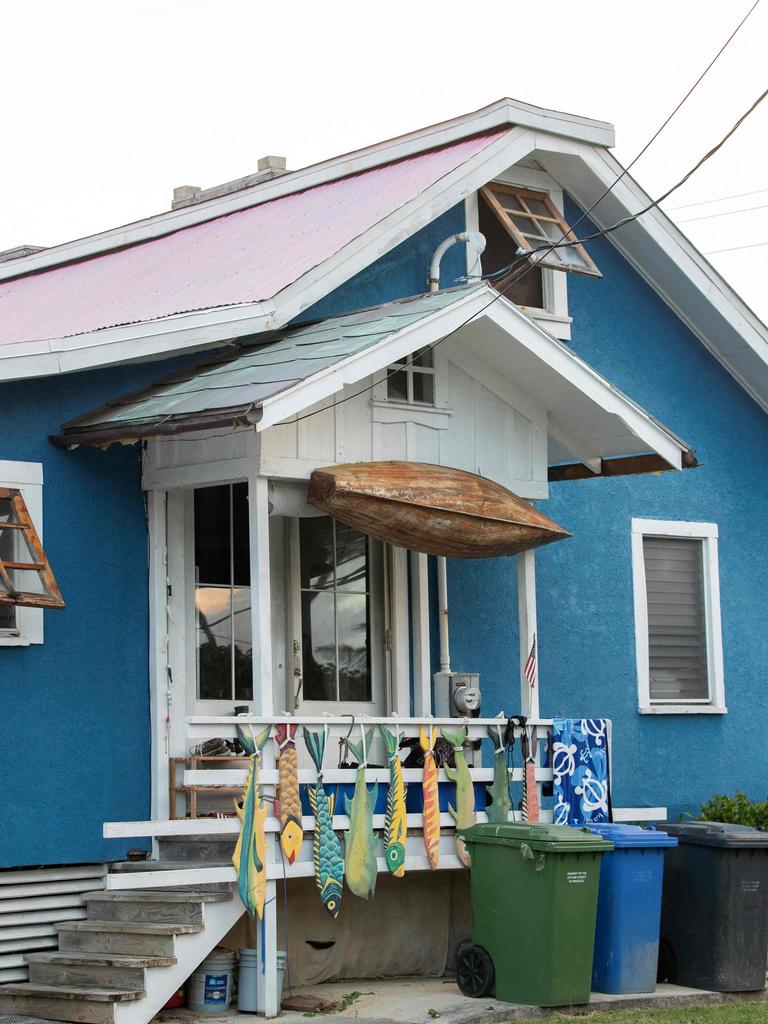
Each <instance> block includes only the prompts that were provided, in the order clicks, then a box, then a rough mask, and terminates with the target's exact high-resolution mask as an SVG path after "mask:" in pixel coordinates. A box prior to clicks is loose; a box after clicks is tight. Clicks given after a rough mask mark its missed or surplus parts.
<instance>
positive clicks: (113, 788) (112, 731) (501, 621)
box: [0, 205, 768, 867]
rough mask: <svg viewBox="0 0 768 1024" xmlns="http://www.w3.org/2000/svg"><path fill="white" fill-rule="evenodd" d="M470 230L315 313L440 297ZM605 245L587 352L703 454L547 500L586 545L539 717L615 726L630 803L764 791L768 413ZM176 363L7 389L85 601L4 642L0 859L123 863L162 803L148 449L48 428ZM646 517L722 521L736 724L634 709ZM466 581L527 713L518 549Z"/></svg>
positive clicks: (57, 564) (510, 690)
mask: <svg viewBox="0 0 768 1024" xmlns="http://www.w3.org/2000/svg"><path fill="white" fill-rule="evenodd" d="M463 227H464V217H463V207H462V206H461V205H459V206H457V207H455V208H454V209H453V210H451V211H449V212H448V213H446V214H445V215H443V216H442V217H441V218H439V219H438V220H437V221H435V222H434V223H433V224H431V225H429V226H428V227H426V228H424V229H422V230H421V231H420V232H418V233H417V234H416V235H415V236H414V238H413V239H411V240H410V241H409V242H405V243H403V244H402V245H401V246H398V247H397V248H396V249H395V250H394V251H393V252H392V253H390V254H389V255H387V256H384V257H382V258H381V259H380V260H377V261H376V262H375V263H374V264H372V265H371V267H369V268H367V269H366V270H365V271H363V272H361V273H360V274H358V275H356V277H355V278H353V279H352V280H350V281H349V282H348V283H347V284H346V285H344V286H342V287H340V288H339V289H337V290H336V291H335V292H334V293H332V295H330V296H328V297H327V298H326V299H324V300H322V301H321V302H319V303H317V304H316V305H315V306H313V307H312V308H311V309H309V310H307V311H306V312H305V314H304V315H303V316H302V318H301V319H309V318H313V319H314V318H317V317H323V316H329V315H333V314H334V313H340V312H344V311H346V310H350V309H355V308H360V307H363V306H368V305H372V304H376V303H379V302H385V301H388V300H392V299H395V298H398V297H402V296H405V295H410V294H416V293H420V292H422V291H424V290H425V287H426V283H425V278H426V274H427V269H428V266H429V260H430V257H431V255H432V252H433V251H434V249H435V248H436V246H437V245H438V244H439V242H440V241H442V240H443V238H445V237H447V236H448V235H450V234H452V233H453V232H455V231H458V230H461V229H462V228H463ZM584 230H587V228H586V227H585V228H584ZM590 249H591V252H592V254H593V256H594V257H595V259H596V261H597V262H598V264H599V266H600V268H601V270H602V271H603V274H604V278H603V280H600V281H597V280H593V279H590V278H579V277H575V276H574V277H571V278H570V279H569V302H570V311H571V313H572V315H573V317H574V329H573V347H574V349H575V350H576V351H577V352H578V353H579V354H580V355H582V356H583V357H584V358H585V359H587V360H588V361H589V362H591V363H592V364H593V365H594V366H596V367H597V368H598V369H599V370H600V371H601V372H603V373H604V374H605V375H606V376H607V377H608V378H609V379H611V380H612V381H613V382H614V383H616V384H617V385H618V386H619V387H621V388H622V389H623V390H624V391H626V392H627V393H628V394H629V395H631V396H632V397H633V398H634V399H636V400H637V401H638V402H640V403H641V404H642V405H644V406H645V407H646V408H647V409H649V410H650V411H651V412H653V413H654V414H655V415H656V416H658V417H659V418H660V419H661V420H662V421H663V422H664V423H665V424H667V425H668V426H669V427H670V428H672V429H673V430H675V431H676V432H677V433H679V434H680V435H681V436H683V437H684V438H685V439H686V440H687V441H688V442H689V443H691V444H692V445H693V446H695V448H696V450H697V453H698V456H699V459H700V461H701V462H702V466H701V468H699V469H696V470H693V471H687V472H685V473H679V474H671V473H670V474H665V475H661V476H651V477H647V478H625V479H618V480H589V481H583V482H578V483H572V484H558V485H555V486H553V488H552V495H551V498H550V500H549V501H548V502H547V503H546V505H545V507H546V510H547V512H548V513H549V514H550V515H551V516H553V518H555V519H556V520H557V521H559V522H561V523H562V524H563V525H564V526H566V527H567V528H568V529H569V530H571V531H572V533H573V538H572V539H570V540H568V541H564V542H562V543H560V544H557V545H552V546H549V547H545V548H543V549H541V551H540V552H539V553H538V555H537V566H538V596H539V657H540V677H541V688H542V713H543V714H545V715H552V714H565V715H582V714H586V715H590V716H602V715H605V716H607V717H610V718H612V719H613V721H614V736H615V739H614V797H615V801H616V803H617V804H624V805H632V804H637V805H642V804H651V805H656V804H665V805H667V806H668V807H669V808H670V811H671V813H672V814H673V815H674V814H677V813H679V812H680V811H682V810H689V811H691V810H696V809H697V807H698V805H699V804H700V803H701V801H702V800H704V799H706V798H707V797H708V796H709V795H711V794H712V793H713V792H715V791H733V790H734V789H735V788H736V787H740V788H742V789H744V790H745V791H746V792H747V793H748V794H750V795H751V796H753V797H758V796H764V795H765V793H764V780H765V778H767V777H768V744H766V743H765V741H764V738H763V737H764V729H763V726H762V723H761V716H762V715H764V713H765V704H766V701H765V698H764V693H765V683H764V679H763V676H764V669H765V666H766V665H768V633H767V631H766V630H765V627H764V623H763V618H764V612H763V608H764V605H765V600H764V596H763V584H762V580H763V579H764V577H765V575H766V569H768V564H767V563H768V543H766V541H768V536H766V533H767V532H768V531H766V526H765V513H764V510H765V508H766V507H767V504H768V473H766V469H768V465H766V463H767V462H768V454H767V453H768V443H767V442H768V420H766V417H765V415H764V414H763V413H762V412H761V411H760V410H759V409H758V408H757V407H756V406H755V405H754V403H752V401H751V400H750V399H749V398H748V397H747V396H746V395H745V394H744V392H743V391H742V390H741V389H740V388H739V387H738V385H737V384H736V383H735V382H734V381H733V380H732V379H731V378H730V377H729V376H728V375H727V373H726V372H725V371H724V370H723V369H722V368H721V367H720V366H719V365H718V364H717V363H716V362H715V360H714V359H713V358H712V357H711V356H710V355H709V354H708V353H707V352H706V350H705V349H704V347H703V346H702V345H701V344H700V343H699V342H698V341H697V340H696V339H695V338H694V337H693V336H692V335H691V334H690V332H689V331H688V330H687V329H686V328H685V327H684V326H683V325H682V324H681V323H680V322H679V321H678V320H677V318H676V317H675V316H674V314H673V313H672V312H671V311H670V310H669V309H668V308H667V307H666V306H665V305H664V304H663V302H662V301H661V300H660V299H659V298H658V297H656V296H655V295H654V293H653V292H652V291H651V289H649V288H648V287H647V286H646V285H645V284H643V282H642V281H641V280H640V279H639V278H638V277H637V275H636V274H635V273H634V271H632V270H631V268H630V267H629V266H628V265H627V264H626V263H625V262H624V261H623V260H622V259H621V257H620V256H619V255H618V254H617V253H616V252H615V250H614V249H613V248H612V246H611V245H610V243H608V242H607V241H598V242H593V243H591V246H590ZM463 272H464V253H463V248H462V247H457V248H456V249H454V250H452V251H451V252H449V253H448V255H447V256H446V258H445V260H444V262H443V275H442V284H443V286H452V285H454V284H456V283H457V278H458V277H459V276H460V275H461V274H463ZM173 365H176V364H170V363H169V364H158V363H156V364H149V365H146V366H134V367H122V368H113V369H110V370H105V371H95V372H92V373H88V374H78V375H71V376H67V377H64V378H62V379H59V380H53V379H52V380H42V381H33V382H27V383H13V384H5V385H0V459H17V460H25V461H40V462H42V463H43V466H44V474H45V485H44V529H45V547H46V550H47V552H48V554H49V557H50V559H51V563H52V565H53V567H54V570H55V572H56V574H57V577H58V579H59V583H60V585H61V588H62V591H63V593H64V597H65V599H66V601H67V608H66V610H65V611H64V612H61V613H56V612H46V624H45V629H46V637H45V644H44V645H43V646H41V647H37V646H34V647H30V648H0V716H1V719H0V720H2V721H3V724H4V726H5V732H4V735H5V736H6V742H5V744H4V753H3V755H2V756H0V762H2V773H3V781H4V800H3V807H4V810H5V812H6V813H5V815H4V828H3V830H2V832H0V866H3V867H4V866H11V865H29V864H46V863H48V864H53V863H76V862H84V861H97V860H103V859H118V858H120V857H121V856H123V855H124V853H125V851H126V849H127V847H128V846H129V845H137V844H136V841H135V840H131V841H126V842H118V841H110V842H106V841H104V840H103V839H102V838H101V828H102V822H103V821H104V820H115V819H118V820H119V819H132V818H133V819H136V818H145V817H146V816H147V815H148V813H149V798H150V792H149V765H150V751H149V739H150V734H149V707H148V674H147V665H148V636H147V617H148V612H147V537H146V523H145V515H144V504H143V499H142V495H141V491H140V466H139V458H140V455H139V451H138V449H137V448H125V449H123V448H119V447H117V446H114V447H112V448H110V449H109V451H108V452H106V453H101V452H94V451H78V452H75V453H72V454H65V453H62V452H60V451H58V450H56V449H54V448H53V447H52V446H51V445H50V444H49V443H48V441H47V436H48V434H50V433H55V432H56V431H57V430H58V428H59V426H60V424H61V423H62V422H64V421H65V420H67V419H69V418H71V417H73V416H76V415H78V414H80V413H82V412H83V411H85V410H88V409H90V408H93V407H94V406H97V405H99V404H101V403H103V402H105V401H108V400H110V399H112V398H114V397H115V396H117V395H120V394H123V393H125V392H127V391H130V390H131V389H134V388H136V387H139V386H141V385H142V384H144V383H146V382H148V381H150V380H154V379H157V378H158V377H161V376H162V375H163V374H165V373H167V372H169V370H170V369H172V368H173ZM632 516H644V517H649V518H654V517H655V518H668V519H695V520H704V521H709V522H716V523H718V525H719V527H720V566H721V597H722V614H723V633H724V647H725V667H726V698H727V704H728V708H729V713H728V715H727V716H725V717H719V716H718V717H716V716H709V717H705V716H690V717H687V718H683V717H680V716H674V717H672V716H670V717H653V718H650V717H642V716H640V715H639V714H638V713H637V710H636V704H637V697H636V682H635V652H634V622H633V608H632V590H631V587H632V578H631V561H630V528H629V527H630V518H631V517H632ZM433 580H434V577H433ZM449 591H450V592H449V604H450V609H451V654H452V663H453V667H454V668H455V669H458V670H467V671H479V672H480V674H481V684H482V689H483V698H484V704H483V708H484V711H485V712H486V713H488V714H495V713H496V712H497V711H499V710H504V711H505V712H507V713H514V712H515V711H517V710H518V696H517V695H518V692H519V684H518V642H517V590H516V576H515V562H514V559H499V560H487V561H461V560H457V561H452V562H451V563H450V565H449ZM432 594H433V595H435V594H436V587H434V586H433V587H432ZM434 611H435V622H434V625H435V628H434V629H433V631H432V634H433V661H434V663H435V667H436V665H437V650H436V646H437V629H436V608H435V609H434Z"/></svg>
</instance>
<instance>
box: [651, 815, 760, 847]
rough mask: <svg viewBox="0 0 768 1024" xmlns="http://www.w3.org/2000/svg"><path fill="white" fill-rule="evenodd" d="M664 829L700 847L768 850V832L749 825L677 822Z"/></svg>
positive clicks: (720, 822) (681, 839)
mask: <svg viewBox="0 0 768 1024" xmlns="http://www.w3.org/2000/svg"><path fill="white" fill-rule="evenodd" d="M664 828H665V829H666V830H667V832H669V833H670V835H673V836H677V838H678V840H679V841H680V842H681V843H693V844H696V845H698V846H720V847H738V848H740V849H749V848H750V847H762V848H764V849H766V850H768V832H761V831H760V830H759V829H757V828H750V826H749V825H732V824H730V823H728V822H724V821H675V822H672V823H670V824H666V825H665V826H664Z"/></svg>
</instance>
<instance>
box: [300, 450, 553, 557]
mask: <svg viewBox="0 0 768 1024" xmlns="http://www.w3.org/2000/svg"><path fill="white" fill-rule="evenodd" d="M307 498H308V500H309V502H310V504H312V505H314V506H315V507H316V508H319V509H321V510H322V511H323V512H327V513H328V515H331V516H333V517H334V518H335V519H338V520H339V521H340V522H342V523H346V524H347V525H348V526H353V527H355V529H358V530H361V531H362V532H363V533H367V534H370V535H371V536H372V537H378V538H379V539H380V540H383V541H388V542H389V543H391V544H397V545H399V546H400V547H404V548H410V549H411V550H412V551H422V552H424V553H426V554H429V555H445V556H447V557H450V558H493V557H497V556H499V555H516V554H518V553H519V552H521V551H527V550H529V549H530V548H535V547H539V546H540V545H541V544H551V543H553V542H554V541H556V540H562V539H563V538H564V537H570V534H569V533H568V531H567V530H564V529H563V528H562V527H561V526H558V525H557V523H555V522H554V521H553V520H552V519H550V518H549V517H548V516H545V515H544V514H543V513H542V512H539V510H538V509H536V508H534V507H533V505H531V504H530V503H529V502H527V501H525V499H523V498H520V497H518V496H517V495H516V494H513V493H512V491H508V490H507V489H506V488H505V487H502V486H501V485H500V484H497V483H494V482H493V481H492V480H486V479H484V478H483V477H481V476H476V475H475V474H474V473H467V472H465V471H464V470H460V469H449V468H447V467H445V466H433V465H428V464H426V463H422V462H354V463H347V464H343V465H339V466H327V467H324V468H322V469H316V470H315V471H314V472H313V473H312V476H311V477H310V481H309V491H308V494H307Z"/></svg>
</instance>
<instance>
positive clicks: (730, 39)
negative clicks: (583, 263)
mask: <svg viewBox="0 0 768 1024" xmlns="http://www.w3.org/2000/svg"><path fill="white" fill-rule="evenodd" d="M759 3H760V0H755V2H754V3H753V4H752V6H751V7H750V8H749V9H748V11H747V13H746V14H745V15H744V17H743V18H742V19H741V21H740V22H739V23H738V25H737V26H736V28H735V29H734V30H733V32H731V34H730V35H729V36H728V38H727V39H726V40H725V42H724V43H723V45H722V46H721V47H720V49H719V50H718V51H717V53H716V54H715V55H714V57H713V58H712V60H711V61H710V62H709V64H707V66H706V67H705V68H704V70H703V71H702V72H701V74H700V75H699V77H698V78H697V79H696V81H695V82H694V83H693V85H692V86H691V87H690V89H689V90H688V91H687V92H686V94H685V95H684V96H683V98H682V99H681V100H680V102H679V103H678V104H677V106H676V107H675V108H674V110H673V111H672V113H671V114H670V115H669V116H668V117H667V118H666V119H665V120H664V121H663V122H662V123H661V124H660V125H659V127H658V128H657V129H656V131H655V132H654V133H653V135H652V136H651V137H650V139H649V140H648V141H647V142H646V144H645V145H644V146H643V148H642V149H641V150H640V152H639V153H638V154H637V156H635V157H634V159H633V160H631V161H630V162H629V163H628V164H627V166H626V167H625V168H624V170H623V171H622V172H621V174H620V175H619V176H618V178H617V179H616V180H615V181H614V182H613V183H612V184H611V185H609V186H608V188H607V189H606V190H605V191H604V192H603V194H602V195H601V196H599V197H598V198H597V199H596V200H595V202H594V203H593V204H592V205H591V206H590V208H589V209H588V210H587V211H586V213H584V214H583V215H582V217H580V218H579V220H578V221H577V222H576V223H577V224H579V223H581V221H582V220H584V217H587V216H588V215H589V214H590V213H591V212H592V210H594V208H595V207H596V206H597V205H598V203H600V202H602V200H603V199H605V197H606V196H607V195H608V193H609V192H610V191H611V190H612V189H613V188H614V187H615V186H616V185H618V183H619V182H620V181H621V180H622V178H623V177H624V176H625V175H626V174H628V173H629V172H630V171H631V169H632V168H633V167H634V166H635V164H636V163H637V161H638V160H639V159H640V157H641V156H643V155H644V154H645V153H646V152H647V151H648V149H649V148H650V147H651V146H652V145H653V143H654V142H655V141H656V139H658V137H659V135H661V133H662V132H663V131H664V129H665V128H666V127H667V125H668V124H669V122H670V121H671V120H672V118H673V117H674V116H675V114H677V112H678V111H679V110H680V108H681V107H682V106H683V104H684V103H686V102H687V101H688V99H689V98H690V97H691V95H692V94H693V93H694V91H695V90H696V89H697V88H698V87H699V85H701V83H702V82H703V81H704V79H705V78H706V76H707V75H708V74H709V72H710V71H711V70H712V68H713V67H714V65H715V64H716V63H717V61H718V60H719V59H720V57H722V55H723V54H724V53H725V51H726V50H727V48H728V47H729V46H730V44H731V43H732V42H733V40H734V38H735V37H736V35H737V34H738V33H739V31H740V30H741V28H742V27H743V25H744V24H745V22H746V21H747V19H748V18H749V17H750V15H751V14H752V12H753V11H754V10H755V8H756V7H757V6H758V4H759ZM574 226H575V225H574Z"/></svg>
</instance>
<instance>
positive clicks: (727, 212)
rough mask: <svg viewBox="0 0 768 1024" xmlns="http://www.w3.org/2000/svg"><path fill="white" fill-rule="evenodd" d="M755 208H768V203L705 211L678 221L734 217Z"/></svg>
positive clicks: (683, 222)
mask: <svg viewBox="0 0 768 1024" xmlns="http://www.w3.org/2000/svg"><path fill="white" fill-rule="evenodd" d="M753 210H768V203H761V204H760V205H759V206H745V207H743V209H741V210H721V211H720V212H719V213H704V214H702V215H701V216H700V217H685V218H683V220H679V221H677V223H678V224H693V222H694V221H696V220H712V219H713V218H715V217H733V215H734V214H736V213H752V211H753Z"/></svg>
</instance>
